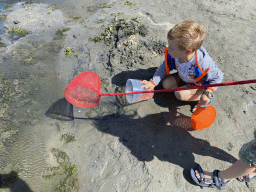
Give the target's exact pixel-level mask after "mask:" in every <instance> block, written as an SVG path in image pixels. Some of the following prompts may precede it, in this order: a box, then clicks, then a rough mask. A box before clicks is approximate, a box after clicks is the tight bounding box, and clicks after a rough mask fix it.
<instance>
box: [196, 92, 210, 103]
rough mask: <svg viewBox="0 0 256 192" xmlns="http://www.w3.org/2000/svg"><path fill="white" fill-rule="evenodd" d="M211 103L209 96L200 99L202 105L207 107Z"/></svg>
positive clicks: (203, 95)
mask: <svg viewBox="0 0 256 192" xmlns="http://www.w3.org/2000/svg"><path fill="white" fill-rule="evenodd" d="M210 101H211V99H210V98H209V97H207V95H205V94H202V96H201V98H200V102H199V103H200V105H206V104H208V103H209V102H210Z"/></svg>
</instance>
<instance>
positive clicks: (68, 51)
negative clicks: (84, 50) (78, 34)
mask: <svg viewBox="0 0 256 192" xmlns="http://www.w3.org/2000/svg"><path fill="white" fill-rule="evenodd" d="M65 52H66V57H67V58H71V57H72V56H73V54H74V52H75V51H74V49H73V48H70V47H69V46H68V47H65Z"/></svg>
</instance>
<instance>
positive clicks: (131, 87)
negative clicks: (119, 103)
mask: <svg viewBox="0 0 256 192" xmlns="http://www.w3.org/2000/svg"><path fill="white" fill-rule="evenodd" d="M143 85H144V83H142V80H138V79H128V80H127V82H126V87H125V92H126V93H130V92H135V91H146V89H145V88H141V86H143ZM153 95H154V93H140V94H131V95H126V99H127V101H128V103H136V102H140V101H145V100H148V99H150V98H152V97H153Z"/></svg>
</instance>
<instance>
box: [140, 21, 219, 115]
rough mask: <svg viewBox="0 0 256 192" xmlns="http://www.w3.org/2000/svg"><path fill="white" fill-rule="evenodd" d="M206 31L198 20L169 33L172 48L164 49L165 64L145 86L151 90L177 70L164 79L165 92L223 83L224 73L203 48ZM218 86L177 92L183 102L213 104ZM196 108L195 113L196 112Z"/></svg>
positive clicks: (181, 24) (176, 27)
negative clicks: (212, 99) (171, 72)
mask: <svg viewBox="0 0 256 192" xmlns="http://www.w3.org/2000/svg"><path fill="white" fill-rule="evenodd" d="M206 32H207V31H206V28H205V27H204V26H203V25H200V24H198V23H196V22H195V21H184V22H182V23H180V24H177V25H175V26H174V27H173V28H172V29H171V30H170V31H169V32H168V34H167V39H168V44H169V46H168V47H167V48H165V61H164V62H163V64H162V65H160V67H159V68H158V70H157V71H156V72H155V74H154V76H153V78H152V79H150V81H146V80H143V83H144V85H143V86H142V87H144V88H146V89H149V90H152V89H154V87H155V86H157V85H158V84H159V82H160V81H161V79H163V78H164V77H165V76H166V75H168V74H169V72H170V71H172V70H174V69H175V70H177V73H174V74H172V75H170V76H168V77H167V78H165V79H164V80H163V87H164V88H165V89H173V88H177V87H188V86H193V85H202V84H203V85H206V84H215V83H221V81H222V78H223V73H222V72H221V71H220V70H219V69H218V67H217V65H216V64H215V63H214V61H213V60H212V58H211V57H210V56H209V55H208V53H207V51H206V50H205V48H204V47H203V46H202V44H203V40H204V38H205V36H206ZM216 89H217V87H212V88H211V87H209V88H206V89H190V90H181V91H175V92H174V93H175V96H176V98H177V99H179V100H182V101H200V104H201V105H206V104H208V103H210V102H211V98H212V97H213V94H212V93H213V92H214V91H216ZM195 109H196V106H195V108H194V109H193V110H192V111H195Z"/></svg>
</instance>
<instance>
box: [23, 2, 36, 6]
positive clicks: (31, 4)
mask: <svg viewBox="0 0 256 192" xmlns="http://www.w3.org/2000/svg"><path fill="white" fill-rule="evenodd" d="M34 3H38V2H33V1H26V2H25V3H24V4H30V5H32V4H34Z"/></svg>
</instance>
